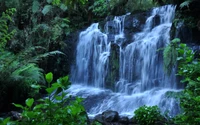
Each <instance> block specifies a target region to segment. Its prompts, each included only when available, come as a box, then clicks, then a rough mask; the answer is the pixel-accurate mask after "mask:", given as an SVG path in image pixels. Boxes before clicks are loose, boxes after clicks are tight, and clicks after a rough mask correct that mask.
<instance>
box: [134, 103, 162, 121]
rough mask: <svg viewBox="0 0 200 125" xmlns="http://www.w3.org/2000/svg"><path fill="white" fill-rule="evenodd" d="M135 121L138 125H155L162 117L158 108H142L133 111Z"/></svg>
mask: <svg viewBox="0 0 200 125" xmlns="http://www.w3.org/2000/svg"><path fill="white" fill-rule="evenodd" d="M134 113H135V119H136V120H137V121H138V123H139V124H140V125H155V123H156V122H157V121H159V120H162V119H163V117H162V115H161V113H160V110H159V108H158V106H145V105H144V106H142V107H140V108H138V109H137V110H135V112H134Z"/></svg>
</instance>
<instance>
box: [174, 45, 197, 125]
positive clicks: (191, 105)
mask: <svg viewBox="0 0 200 125" xmlns="http://www.w3.org/2000/svg"><path fill="white" fill-rule="evenodd" d="M177 51H178V54H179V57H178V58H177V60H178V64H179V66H178V75H180V76H183V77H184V79H183V80H182V82H184V83H187V85H186V88H185V90H184V96H183V97H181V98H180V100H181V107H182V109H183V114H181V115H179V116H178V117H177V118H176V122H177V123H180V124H183V123H187V124H193V125H198V124H200V113H199V111H200V106H199V105H200V96H199V95H200V62H199V59H195V58H194V54H195V53H194V52H193V51H192V50H191V49H190V48H189V47H187V46H186V44H180V45H179V47H178V48H177Z"/></svg>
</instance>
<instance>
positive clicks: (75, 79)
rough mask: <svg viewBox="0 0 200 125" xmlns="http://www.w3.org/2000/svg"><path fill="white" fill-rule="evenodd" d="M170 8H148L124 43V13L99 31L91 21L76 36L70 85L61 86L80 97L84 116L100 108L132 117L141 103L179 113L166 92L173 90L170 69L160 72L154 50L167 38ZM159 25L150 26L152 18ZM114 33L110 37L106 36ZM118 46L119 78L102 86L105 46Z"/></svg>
mask: <svg viewBox="0 0 200 125" xmlns="http://www.w3.org/2000/svg"><path fill="white" fill-rule="evenodd" d="M174 13H175V6H172V5H167V6H163V7H159V8H154V9H153V10H152V12H151V15H150V16H149V17H148V18H147V20H146V23H145V26H144V28H143V30H142V32H139V33H136V34H134V35H133V40H132V41H131V42H130V43H129V44H128V45H126V46H123V45H122V44H123V42H124V40H123V39H124V38H125V35H124V24H125V23H126V22H124V20H125V18H126V15H123V16H118V17H115V18H114V20H113V21H112V23H113V24H112V25H113V27H114V29H112V31H109V27H108V26H109V25H108V23H106V24H105V33H103V32H101V31H100V29H99V28H98V25H99V24H98V23H95V24H92V25H91V26H90V27H88V28H87V29H86V30H85V31H83V32H81V33H80V35H79V41H78V45H77V53H76V64H75V66H73V68H72V74H71V75H72V78H71V81H72V83H73V84H72V86H71V87H70V88H69V89H68V90H67V92H68V93H69V94H71V95H76V96H81V97H83V98H85V101H84V105H85V108H86V110H87V112H88V114H89V115H91V116H94V115H96V114H99V113H102V112H103V111H105V110H114V111H118V112H119V113H120V114H121V115H128V116H133V115H134V111H135V110H136V109H137V108H138V107H140V106H143V105H148V106H153V105H158V106H159V107H160V108H161V110H162V112H165V111H168V112H169V114H170V115H172V116H173V115H175V114H176V113H177V112H179V104H178V102H177V101H176V100H175V99H174V98H169V97H167V96H166V92H169V91H175V92H176V91H179V88H178V86H177V84H176V77H175V73H174V72H172V74H171V75H170V76H168V75H166V74H165V73H164V70H163V58H162V51H159V49H160V48H163V47H164V46H166V45H167V44H168V43H169V42H170V41H169V37H170V36H169V32H170V28H171V25H172V20H173V18H174ZM156 16H157V17H159V24H158V25H155V23H154V22H155V17H156ZM111 32H112V34H114V40H112V41H110V40H109V39H108V36H109V35H110V34H111ZM113 43H115V44H117V45H118V46H119V48H120V49H119V51H120V52H119V55H118V56H119V80H118V81H116V83H114V84H115V87H114V88H113V89H108V88H106V81H105V79H106V76H107V75H108V72H109V62H110V60H109V56H110V54H111V51H112V49H111V44H113Z"/></svg>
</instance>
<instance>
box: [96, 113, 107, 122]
mask: <svg viewBox="0 0 200 125" xmlns="http://www.w3.org/2000/svg"><path fill="white" fill-rule="evenodd" d="M94 121H97V122H99V123H101V124H104V123H105V121H104V120H103V117H102V114H98V115H96V116H95V117H94Z"/></svg>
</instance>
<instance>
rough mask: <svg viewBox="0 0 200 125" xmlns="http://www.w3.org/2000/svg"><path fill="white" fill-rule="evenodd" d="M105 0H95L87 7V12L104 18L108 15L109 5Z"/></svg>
mask: <svg viewBox="0 0 200 125" xmlns="http://www.w3.org/2000/svg"><path fill="white" fill-rule="evenodd" d="M106 1H107V0H96V1H94V3H93V5H91V6H90V7H89V10H92V12H93V13H94V14H95V15H96V16H100V17H104V16H107V15H109V9H108V7H109V5H108V3H106Z"/></svg>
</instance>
